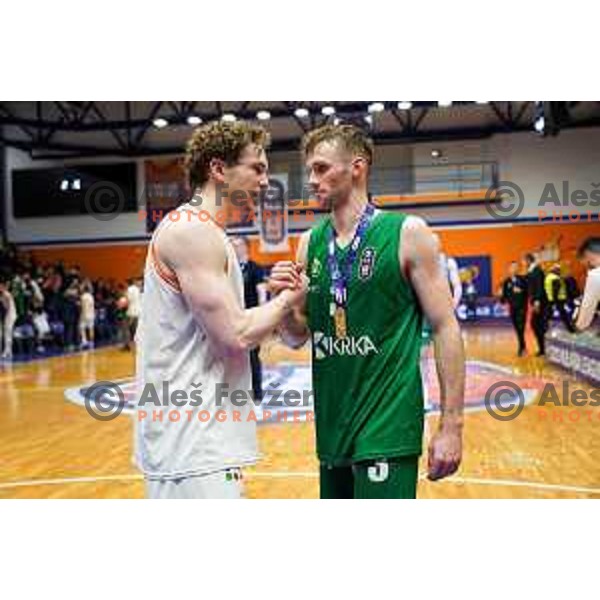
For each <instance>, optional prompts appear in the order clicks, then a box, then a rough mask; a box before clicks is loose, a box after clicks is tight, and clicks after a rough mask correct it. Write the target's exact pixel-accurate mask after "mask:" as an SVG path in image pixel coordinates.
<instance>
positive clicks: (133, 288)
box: [126, 279, 142, 350]
mask: <svg viewBox="0 0 600 600" xmlns="http://www.w3.org/2000/svg"><path fill="white" fill-rule="evenodd" d="M141 304H142V290H141V286H140V285H139V280H136V279H130V280H129V287H128V288H127V321H128V325H129V336H128V339H127V343H126V346H127V350H129V349H130V347H131V344H132V342H133V341H134V339H135V332H136V330H137V326H138V320H139V318H140V309H141Z"/></svg>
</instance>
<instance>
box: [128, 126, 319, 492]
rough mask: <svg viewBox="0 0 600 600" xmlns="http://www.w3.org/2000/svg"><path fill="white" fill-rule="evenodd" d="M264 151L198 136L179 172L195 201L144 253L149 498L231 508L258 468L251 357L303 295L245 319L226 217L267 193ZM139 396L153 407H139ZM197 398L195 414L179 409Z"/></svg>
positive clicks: (248, 130)
mask: <svg viewBox="0 0 600 600" xmlns="http://www.w3.org/2000/svg"><path fill="white" fill-rule="evenodd" d="M267 145H268V135H267V133H266V132H265V131H264V129H262V128H260V127H256V126H252V125H250V124H247V123H243V122H237V123H224V122H215V123H210V124H207V125H205V126H202V127H200V128H198V129H197V130H196V131H195V132H194V134H193V135H192V138H191V139H190V141H189V142H188V146H187V152H186V161H185V162H186V169H187V172H188V179H189V183H190V187H191V189H192V190H194V195H193V198H192V200H191V201H190V202H189V203H186V204H183V205H182V206H180V207H179V208H178V209H177V210H176V211H174V212H173V213H171V214H170V215H168V216H167V217H165V219H164V220H163V221H162V223H161V224H160V225H159V226H158V228H157V230H156V231H155V233H154V235H153V237H152V240H151V242H150V245H149V249H148V257H147V263H146V270H145V278H144V294H143V299H142V310H141V316H140V324H139V329H138V335H137V345H138V356H137V379H138V386H140V387H139V390H140V400H139V407H138V415H137V461H138V464H139V466H140V468H141V469H142V471H143V473H144V475H145V479H146V491H147V495H148V496H149V497H151V498H239V497H241V496H242V494H243V488H242V482H241V468H242V467H243V466H245V465H250V464H253V463H255V462H256V460H257V447H256V418H252V414H251V413H252V412H253V411H254V409H255V408H256V407H255V405H254V403H253V402H252V399H251V395H252V393H251V390H252V382H251V371H250V360H249V350H250V349H251V348H253V347H255V346H258V345H259V344H260V343H261V342H263V341H264V340H265V339H266V338H267V337H268V336H269V335H270V334H271V333H272V332H273V331H274V330H275V328H276V327H277V326H278V325H279V323H280V322H281V321H282V320H283V319H284V318H285V317H286V316H287V315H288V314H289V313H290V312H291V311H292V310H293V309H294V307H296V306H298V305H300V304H301V303H302V302H303V301H304V296H305V293H306V283H307V280H306V279H302V280H299V281H298V285H297V286H296V288H295V289H288V290H287V291H286V293H285V294H281V295H279V296H278V297H277V298H275V299H274V300H272V301H271V302H268V303H266V304H264V305H262V306H258V307H256V308H252V309H249V310H246V309H245V308H244V300H243V291H244V289H243V278H242V273H241V270H240V267H239V264H238V261H237V259H236V255H235V252H234V249H233V247H232V245H231V242H230V241H229V240H228V238H227V235H226V233H225V231H224V225H225V222H224V221H225V219H224V218H223V217H224V215H225V214H231V213H232V211H233V210H234V209H235V210H241V209H242V207H241V206H240V204H241V203H242V201H241V197H242V196H245V197H246V198H248V196H249V195H250V194H252V195H254V197H255V198H256V197H257V195H258V194H260V193H261V192H262V191H264V190H265V189H266V187H267V186H268V163H267V158H266V155H265V148H266V146H267ZM234 220H235V219H234ZM147 384H152V385H153V386H154V388H155V389H156V390H157V391H158V395H159V399H160V406H157V405H156V404H158V403H156V404H154V403H144V402H143V398H144V386H147ZM166 384H168V386H169V393H168V394H167V393H166V392H164V391H163V390H164V387H163V386H165V385H166ZM219 390H226V391H228V394H225V395H224V394H221V393H220V392H219ZM198 391H200V393H201V404H200V405H197V403H196V402H190V401H189V400H188V401H187V402H186V401H185V399H184V401H183V403H182V402H181V398H182V397H183V396H184V395H187V397H188V399H189V398H190V395H191V394H192V393H193V392H198ZM233 392H245V393H246V396H245V398H246V400H245V401H243V400H242V401H241V402H240V401H238V400H239V399H238V398H234V396H233ZM176 394H179V398H177V400H179V401H178V402H175V398H174V396H175V395H176ZM146 397H147V396H146ZM196 398H197V396H196ZM182 404H183V406H182ZM155 411H156V412H157V413H159V414H162V418H159V417H158V416H157V415H155V414H154V413H155ZM144 413H146V416H145V418H142V417H143V416H144ZM177 413H179V415H180V416H179V417H176V414H177ZM173 414H175V416H173ZM206 414H209V415H210V419H208V420H205V419H204V417H205V416H206ZM203 415H204V417H203Z"/></svg>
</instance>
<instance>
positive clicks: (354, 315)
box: [306, 212, 423, 465]
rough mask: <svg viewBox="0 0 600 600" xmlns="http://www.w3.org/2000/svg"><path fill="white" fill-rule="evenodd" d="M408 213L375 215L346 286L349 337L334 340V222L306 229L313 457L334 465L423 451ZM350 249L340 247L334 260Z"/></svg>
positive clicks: (417, 316) (417, 320)
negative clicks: (402, 246)
mask: <svg viewBox="0 0 600 600" xmlns="http://www.w3.org/2000/svg"><path fill="white" fill-rule="evenodd" d="M405 219H406V215H401V214H397V213H387V212H379V213H376V214H375V216H374V217H373V219H372V221H371V224H370V225H369V228H368V230H367V232H366V234H365V236H364V238H363V240H362V242H361V245H360V247H359V249H358V252H357V255H356V261H355V263H354V265H353V268H352V275H351V279H350V282H349V285H348V302H347V313H346V315H347V319H346V320H347V336H346V337H345V338H341V339H338V338H336V336H335V323H334V319H333V316H332V314H331V302H332V296H331V291H330V288H331V278H330V274H329V269H328V266H327V252H328V250H327V248H328V241H329V235H330V231H331V228H332V225H331V218H330V217H328V218H326V219H324V220H323V221H321V222H320V223H319V224H318V225H317V226H316V227H315V228H314V229H313V230H312V232H311V236H310V244H309V248H308V275H309V278H310V289H309V293H308V298H307V307H306V310H307V317H308V325H309V327H310V330H311V332H312V372H313V389H314V399H315V421H316V431H317V453H318V455H319V458H320V460H321V461H322V462H325V463H329V464H332V465H337V464H345V463H348V462H357V461H361V460H368V459H372V458H392V457H398V456H407V455H415V454H420V453H421V445H422V436H423V390H422V382H421V372H420V364H419V358H420V351H421V329H422V313H421V308H420V306H419V303H418V300H417V298H416V296H415V293H414V291H413V289H412V287H411V286H410V284H409V282H408V281H406V279H405V278H404V276H403V275H402V273H401V270H400V262H399V260H398V254H399V252H398V250H399V243H400V236H401V231H402V224H403V223H404V220H405ZM348 250H349V246H348V247H346V248H344V249H340V248H337V250H336V252H337V254H338V261H340V264H341V261H342V260H343V259H344V258H345V256H346V254H347V252H348Z"/></svg>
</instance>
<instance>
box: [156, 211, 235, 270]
mask: <svg viewBox="0 0 600 600" xmlns="http://www.w3.org/2000/svg"><path fill="white" fill-rule="evenodd" d="M157 250H158V252H159V256H160V258H161V260H163V261H164V262H165V263H166V264H167V265H168V266H170V267H172V268H174V269H177V268H178V267H181V266H184V265H186V264H188V263H190V262H195V263H196V264H203V265H207V264H214V265H223V264H225V261H226V252H225V242H224V235H223V233H222V232H221V231H220V230H219V229H218V227H217V226H216V225H215V224H214V223H212V222H208V221H200V220H199V219H191V220H186V219H182V220H180V221H177V222H175V223H170V224H169V225H168V226H167V227H165V229H164V230H163V231H161V232H160V234H159V236H158V239H157Z"/></svg>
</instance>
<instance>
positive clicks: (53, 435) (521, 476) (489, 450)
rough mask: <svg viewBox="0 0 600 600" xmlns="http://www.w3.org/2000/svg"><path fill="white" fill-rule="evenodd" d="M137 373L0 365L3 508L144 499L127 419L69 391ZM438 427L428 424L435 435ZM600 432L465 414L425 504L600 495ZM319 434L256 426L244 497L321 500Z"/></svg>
mask: <svg viewBox="0 0 600 600" xmlns="http://www.w3.org/2000/svg"><path fill="white" fill-rule="evenodd" d="M464 335H465V342H466V348H467V355H468V358H469V360H475V361H482V362H483V363H491V364H495V365H498V366H499V367H504V368H506V367H508V368H510V369H511V370H512V371H513V373H514V374H515V375H516V376H519V377H525V378H534V379H535V381H537V382H540V381H554V382H559V381H560V382H562V381H563V380H565V379H566V380H568V381H569V384H570V389H571V390H574V389H582V390H586V391H589V390H590V389H591V388H590V386H589V385H588V384H586V383H584V382H583V381H581V380H577V379H576V378H574V377H572V376H571V375H570V374H569V373H566V372H564V371H562V370H560V369H557V368H554V367H552V366H549V365H548V364H547V363H546V362H545V360H544V359H540V358H524V359H517V358H516V357H515V356H514V346H515V344H514V340H513V337H512V332H511V331H510V330H509V329H508V328H502V327H497V326H495V327H483V326H477V327H470V328H467V329H465V332H464ZM531 347H533V344H531ZM263 356H264V362H265V363H267V364H269V363H271V364H272V363H276V362H279V361H292V362H296V363H300V364H306V363H307V362H308V351H307V350H306V349H305V350H302V351H299V352H292V351H289V350H287V349H286V348H283V347H282V346H281V345H280V344H279V343H278V342H275V341H274V342H272V343H271V344H270V345H268V346H266V347H265V348H264V350H263ZM133 372H134V356H133V354H130V353H126V352H123V351H121V350H119V349H115V348H108V349H102V350H97V351H93V352H86V353H81V354H75V355H71V356H66V357H59V358H50V359H46V360H39V361H35V362H31V363H27V364H16V365H3V366H2V367H0V498H141V497H143V495H144V485H143V481H142V478H141V476H140V474H139V473H138V471H137V470H136V468H135V466H134V465H133V463H132V420H131V417H128V416H126V415H121V416H120V417H118V418H117V419H115V420H114V421H110V422H99V421H96V420H94V419H92V418H91V417H90V416H89V415H88V413H87V412H86V410H85V409H84V408H83V407H81V406H77V405H75V404H72V403H70V402H68V401H66V400H65V396H64V392H65V389H66V388H69V387H73V386H78V385H84V384H89V383H93V382H95V381H99V380H118V379H123V378H128V377H131V376H132V375H133ZM559 389H560V388H559ZM561 400H562V398H561ZM542 413H543V414H542ZM435 420H436V417H435V416H432V417H430V418H429V419H428V425H427V428H428V430H431V429H432V428H433V427H435ZM599 434H600V410H599V409H598V408H590V407H587V408H576V407H573V406H569V407H562V406H561V407H555V406H551V407H548V406H545V407H544V409H541V408H540V407H539V406H537V405H536V403H532V404H529V405H528V406H526V407H525V409H524V410H523V412H522V413H521V414H520V415H519V417H518V418H516V419H515V420H514V421H507V422H501V421H497V420H495V419H493V418H492V417H491V416H490V415H489V414H488V413H487V412H486V410H485V409H484V408H483V409H480V410H474V411H469V412H467V413H466V415H465V451H464V462H463V465H462V467H461V469H460V472H459V473H458V474H457V475H456V476H455V477H453V478H450V479H448V480H446V481H443V482H440V483H436V484H433V483H430V482H428V481H426V480H422V481H421V483H420V487H419V497H420V498H588V497H589V498H591V497H600V465H599V463H598V461H597V455H598V453H597V450H598V446H599V442H598V439H600V435H599ZM313 436H314V430H313V425H312V424H311V423H289V422H288V423H280V424H265V425H260V426H259V442H260V448H261V451H262V453H263V455H264V458H263V460H262V461H261V462H260V463H259V464H258V465H257V466H256V467H254V468H252V469H249V470H248V471H247V473H246V493H247V496H248V497H249V498H316V497H317V496H318V478H317V461H316V459H315V455H314V439H313ZM421 471H422V472H424V471H425V469H424V468H423V467H422V468H421Z"/></svg>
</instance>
